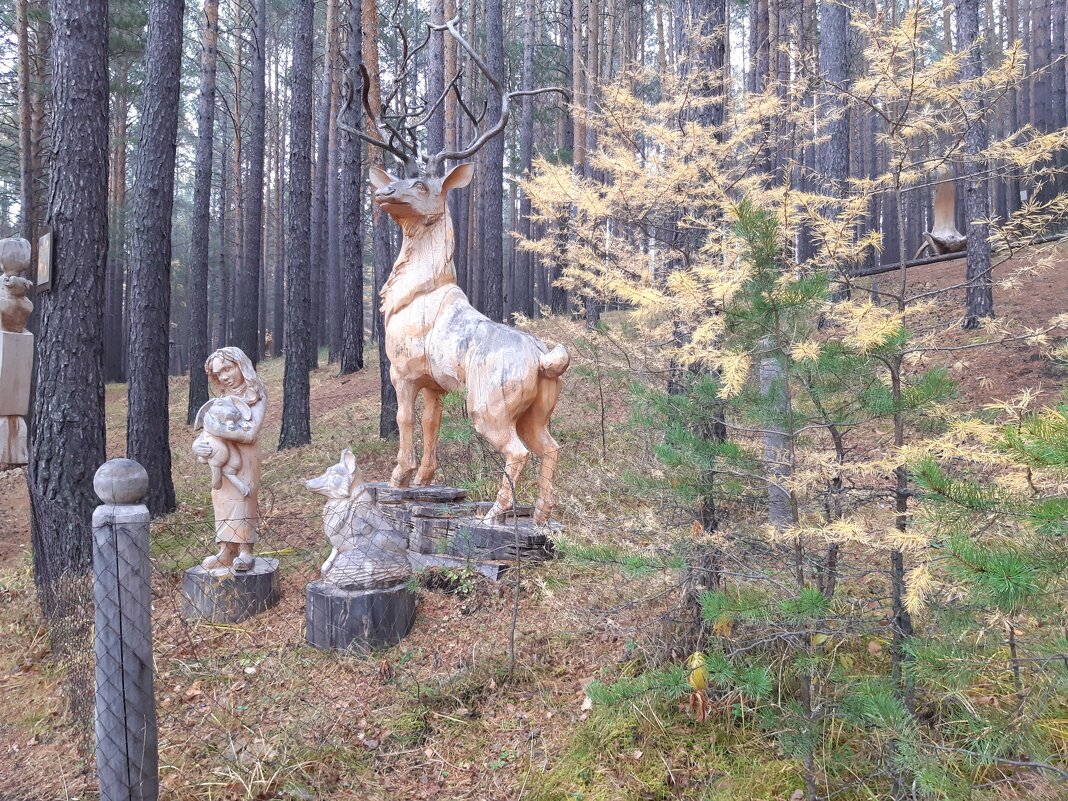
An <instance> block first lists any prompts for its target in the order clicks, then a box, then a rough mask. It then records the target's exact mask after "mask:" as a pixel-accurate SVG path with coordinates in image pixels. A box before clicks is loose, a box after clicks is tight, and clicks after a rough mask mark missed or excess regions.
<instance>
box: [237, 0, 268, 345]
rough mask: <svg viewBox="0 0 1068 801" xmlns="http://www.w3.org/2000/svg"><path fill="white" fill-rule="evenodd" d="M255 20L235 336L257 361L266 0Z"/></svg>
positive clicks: (256, 6) (257, 0) (259, 1)
mask: <svg viewBox="0 0 1068 801" xmlns="http://www.w3.org/2000/svg"><path fill="white" fill-rule="evenodd" d="M253 11H254V14H253V19H254V24H253V26H252V28H251V30H249V31H248V33H249V39H250V41H251V44H252V54H251V55H252V65H251V72H252V97H251V101H250V103H249V116H248V128H247V130H248V135H249V144H248V182H247V184H245V185H244V186H243V187H242V192H241V197H242V201H243V208H242V217H243V218H244V219H243V220H242V223H243V225H244V229H243V231H242V242H241V269H240V270H239V272H238V280H237V282H236V283H235V292H234V299H235V306H236V318H237V319H236V329H237V330H236V331H235V332H234V334H235V336H234V340H235V343H236V344H237V346H238V347H239V348H241V349H242V350H243V351H245V354H246V355H247V356H248V357H249V358H250V359H251V360H252V363H253V364H256V363H257V362H258V361H259V358H260V351H261V350H262V348H263V343H262V341H261V339H260V335H259V328H260V325H259V297H260V269H261V259H262V252H263V161H264V151H265V148H266V127H267V97H266V95H267V65H266V58H265V48H266V44H267V41H266V37H267V5H266V0H253Z"/></svg>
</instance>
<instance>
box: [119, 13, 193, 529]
mask: <svg viewBox="0 0 1068 801" xmlns="http://www.w3.org/2000/svg"><path fill="white" fill-rule="evenodd" d="M184 9H185V3H184V0H151V2H150V3H149V7H148V44H147V47H146V48H145V78H144V91H143V94H142V98H141V136H140V140H139V143H138V147H137V172H136V175H135V178H134V189H133V207H132V209H131V214H130V221H131V222H130V345H129V350H128V365H129V367H128V370H129V376H130V378H129V391H128V394H129V400H130V405H129V409H130V411H129V416H128V417H127V421H126V455H127V456H128V457H129V458H131V459H134V460H136V461H138V462H140V463H141V466H142V467H144V468H145V470H147V471H148V494H147V495H146V496H145V505H146V506H147V507H148V509H149V511H150V512H152V513H153V514H165V513H167V512H172V511H174V509H175V506H176V503H175V498H174V484H173V483H172V481H171V449H170V440H169V437H170V424H169V423H170V419H169V415H168V411H167V398H168V394H167V366H168V358H167V357H168V353H169V347H168V345H169V337H170V309H171V209H172V207H173V206H174V157H175V150H176V147H177V139H178V108H179V105H178V104H179V94H180V91H181V88H182V87H181V67H182V12H183V11H184Z"/></svg>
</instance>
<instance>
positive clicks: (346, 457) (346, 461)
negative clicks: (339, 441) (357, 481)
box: [341, 448, 360, 474]
mask: <svg viewBox="0 0 1068 801" xmlns="http://www.w3.org/2000/svg"><path fill="white" fill-rule="evenodd" d="M341 463H342V464H343V465H345V470H347V471H348V472H349V473H350V474H352V473H355V472H357V471H358V470H359V469H360V468H359V466H358V465H357V464H356V455H355V454H354V453H353V452H352V451H350V450H349V449H348V448H345V450H343V451H342V452H341Z"/></svg>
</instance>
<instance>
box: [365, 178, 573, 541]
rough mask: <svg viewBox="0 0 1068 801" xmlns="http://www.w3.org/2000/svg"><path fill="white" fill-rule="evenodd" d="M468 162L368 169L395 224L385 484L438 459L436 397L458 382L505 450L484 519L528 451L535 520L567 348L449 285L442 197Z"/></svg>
mask: <svg viewBox="0 0 1068 801" xmlns="http://www.w3.org/2000/svg"><path fill="white" fill-rule="evenodd" d="M472 171H473V168H472V165H471V164H461V165H459V166H457V167H454V168H453V169H452V170H450V171H449V173H448V174H447V175H446V176H445V177H444V178H407V179H401V178H395V177H394V176H392V175H390V174H389V173H387V172H385V171H384V170H380V169H378V168H376V167H372V168H371V185H372V186H373V187H374V189H375V193H374V202H375V203H376V204H378V205H379V206H380V207H381V208H382V209H383V210H384V211H385V212H386V213H387V214H389V216H390V217H392V218H393V219H394V220H395V221H396V222H397V224H398V225H400V227H401V230H402V231H403V232H404V243H403V244H402V245H401V250H400V255H399V256H398V257H397V261H396V263H395V264H394V265H393V271H392V273H390V276H389V279H388V280H387V281H386V283H385V285H384V286H383V287H382V293H381V299H382V314H383V317H384V320H385V327H386V352H387V353H388V354H389V358H390V361H391V367H390V380H391V381H392V382H393V386H394V388H396V390H397V427H398V428H399V430H400V450H399V451H398V453H397V466H396V468H395V469H394V470H393V475H392V476H391V478H390V484H391V485H392V486H394V487H407V486H408V485H409V484H410V483H411V482H412V480H413V478H414V480H415V483H416V484H430V483H432V482H433V480H434V473H435V471H436V470H437V467H438V462H437V457H436V455H435V449H436V446H437V441H438V429H439V427H440V426H441V396H442V395H443V394H445V393H446V392H452V391H454V390H459V389H466V390H467V411H468V414H469V415H470V417H471V422H472V423H473V424H474V426H475V430H476V431H477V432H478V433H479V434H481V435H482V436H483V437H485V438H486V439H487V440H488V441H489V443H490V444H491V445H492V446H493V447H494V448H495V449H496V450H497V451H498V452H499V453H500V454H501V455H502V456H503V457H504V463H505V468H504V470H505V474H504V477H503V478H502V479H501V487H500V490H499V491H498V492H497V499H496V501H495V503H494V504H493V507H492V508H491V509H490V511H489V512H488V513H487V514H486V517H485V519H486V521H487V522H489V521H492V520H494V519H496V518H497V517H498V516H499V515H501V514H503V513H504V512H506V511H507V510H508V509H511V508H512V505H513V504H514V497H513V487H514V486H515V484H516V482H518V480H519V474H520V473H521V472H522V471H523V467H524V466H525V465H526V462H527V458H528V456H529V454H530V452H531V451H533V452H534V453H535V454H537V455H538V456H540V457H541V474H540V476H539V478H538V499H537V502H536V503H535V505H534V520H535V522H538V523H544V522H545V521H547V520H548V519H549V514H550V513H551V511H552V505H553V494H552V493H553V473H554V472H555V470H556V463H557V458H558V451H559V446H558V445H557V443H556V440H555V439H553V437H552V435H551V434H550V433H549V418H550V417H551V416H552V413H553V409H554V408H555V407H556V401H557V398H559V397H560V383H561V382H560V376H561V375H563V373H564V371H565V370H567V368H568V365H569V363H570V357H569V356H568V353H567V351H566V350H565V349H564V348H563V346H562V345H557V346H556V347H554V348H552V349H550V348H548V347H547V346H546V345H545V344H544V343H542V342H541V341H540V340H538V339H537V338H536V337H534V336H532V335H530V334H528V333H525V332H523V331H517V330H516V329H514V328H511V327H509V326H507V325H503V324H501V323H495V322H493V321H492V320H490V319H489V318H488V317H486V316H485V315H483V314H482V313H480V312H479V311H477V310H476V309H475V308H474V307H473V306H471V304H470V303H469V302H468V300H467V296H466V295H465V294H464V292H463V290H461V289H460V287H459V286H458V285H457V284H456V270H455V268H454V267H453V260H452V259H453V241H454V240H453V231H452V221H451V220H450V215H449V214H448V213H447V207H446V203H445V197H446V194H447V193H448V191H449V190H450V189H459V188H462V187H464V186H467V184H469V183H470V182H471V174H472ZM420 392H422V393H423V403H424V413H423V458H422V461H421V462H419V463H417V462H416V460H415V438H414V427H415V402H416V398H417V397H418V396H419V393H420Z"/></svg>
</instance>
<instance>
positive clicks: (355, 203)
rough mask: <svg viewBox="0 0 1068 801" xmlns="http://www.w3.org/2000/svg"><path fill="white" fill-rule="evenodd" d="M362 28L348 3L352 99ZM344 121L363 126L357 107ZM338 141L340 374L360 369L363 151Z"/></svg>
mask: <svg viewBox="0 0 1068 801" xmlns="http://www.w3.org/2000/svg"><path fill="white" fill-rule="evenodd" d="M362 40H363V25H362V20H361V15H360V4H359V2H357V0H352V2H351V6H350V9H349V30H348V41H347V56H348V57H347V62H348V72H349V83H350V85H351V86H352V91H353V96H354V97H360V96H361V94H362V92H363V76H362V75H361V74H360V68H359V65H360V64H362V63H363V41H362ZM344 122H345V123H346V124H347V125H349V126H350V127H352V128H360V127H361V126H362V125H363V115H362V114H361V113H360V112H359V109H358V107H356V106H353V107H352V108H350V109H349V112H348V114H347V115H346V117H345V119H344ZM338 135H339V136H340V138H341V141H340V146H341V154H340V156H339V159H340V161H341V175H340V178H339V182H340V185H341V198H340V200H341V243H340V245H341V267H342V273H341V274H342V291H343V293H344V302H343V304H342V308H343V313H344V321H343V326H342V334H341V353H340V354H339V361H340V362H341V374H342V375H347V374H349V373H355V372H356V371H357V370H362V369H363V150H362V145H361V143H360V140H359V139H358V138H357V137H356V136H354V135H353V134H350V133H348V132H347V131H343V130H340V129H339V130H338Z"/></svg>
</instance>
